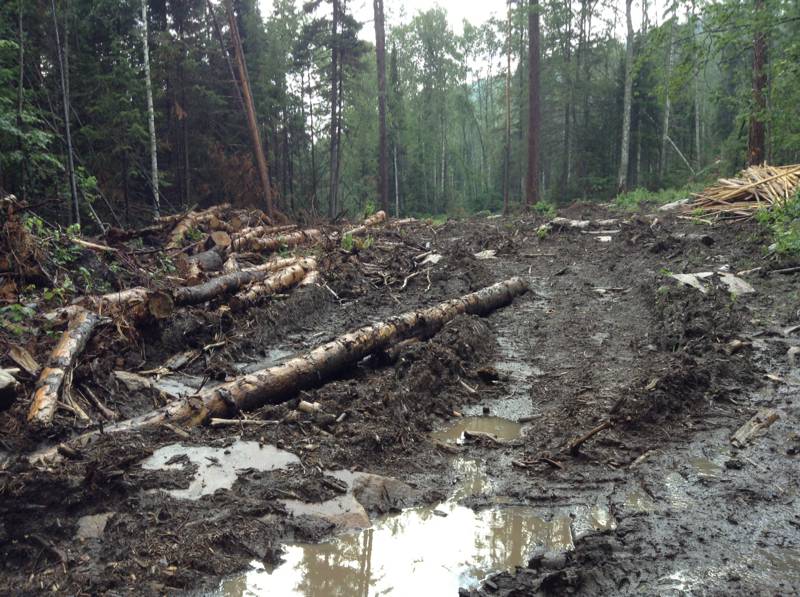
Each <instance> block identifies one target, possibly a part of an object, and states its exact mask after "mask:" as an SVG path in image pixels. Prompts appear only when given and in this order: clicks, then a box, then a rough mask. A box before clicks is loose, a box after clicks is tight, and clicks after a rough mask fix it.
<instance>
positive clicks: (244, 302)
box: [228, 258, 317, 311]
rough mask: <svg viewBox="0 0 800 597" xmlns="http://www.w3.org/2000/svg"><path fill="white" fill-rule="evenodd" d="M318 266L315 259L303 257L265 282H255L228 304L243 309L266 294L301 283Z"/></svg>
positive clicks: (235, 308) (234, 308) (237, 309)
mask: <svg viewBox="0 0 800 597" xmlns="http://www.w3.org/2000/svg"><path fill="white" fill-rule="evenodd" d="M316 268H317V262H316V261H315V260H314V259H311V258H306V259H301V260H300V261H298V262H297V263H295V264H294V265H290V266H288V267H286V268H284V269H282V270H280V271H279V272H277V273H275V274H273V275H271V276H270V277H268V278H267V279H265V280H264V281H263V282H259V283H256V284H253V285H252V286H250V288H248V289H247V290H245V291H242V292H240V293H238V294H237V295H236V296H234V297H232V298H231V299H230V301H228V304H229V305H230V307H231V309H233V310H234V311H242V310H244V309H246V308H247V307H250V306H252V305H254V304H256V303H258V302H259V301H260V300H261V299H263V298H264V297H266V296H269V295H272V294H275V293H277V292H280V291H282V290H286V289H288V288H291V287H292V286H295V285H296V284H299V283H300V282H302V281H303V280H304V279H305V278H306V276H307V275H309V274H310V273H312V272H315V271H316Z"/></svg>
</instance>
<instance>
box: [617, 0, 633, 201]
mask: <svg viewBox="0 0 800 597" xmlns="http://www.w3.org/2000/svg"><path fill="white" fill-rule="evenodd" d="M632 3H633V0H625V21H626V23H627V29H628V36H627V39H626V42H625V97H624V99H623V106H622V145H621V148H620V159H619V176H618V177H617V192H618V193H624V192H625V191H626V190H627V189H628V163H629V160H630V149H631V103H632V100H633V22H632V20H631V4H632Z"/></svg>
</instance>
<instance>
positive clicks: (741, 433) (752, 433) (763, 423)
mask: <svg viewBox="0 0 800 597" xmlns="http://www.w3.org/2000/svg"><path fill="white" fill-rule="evenodd" d="M779 418H780V417H779V415H778V413H777V412H775V411H774V410H772V409H771V408H762V409H761V410H759V411H758V412H757V413H756V414H755V415H753V417H752V418H751V419H750V420H749V421H747V423H745V424H744V425H742V426H741V427H739V429H738V430H737V431H736V433H734V434H733V435H732V436H731V443H732V444H733V445H734V446H736V447H737V448H744V447H745V446H746V445H747V444H748V443H749V442H750V441H752V440H753V438H755V437H757V436H758V435H760V434H761V433H763V432H764V431H765V430H766V429H768V428H769V426H770V425H772V424H773V423H774V422H775V421H777V420H778V419H779Z"/></svg>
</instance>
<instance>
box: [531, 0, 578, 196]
mask: <svg viewBox="0 0 800 597" xmlns="http://www.w3.org/2000/svg"><path fill="white" fill-rule="evenodd" d="M539 62H540V50H539V0H529V6H528V172H527V176H526V179H525V201H526V204H527V205H528V206H529V207H530V206H532V205H533V204H534V203H536V202H538V201H539V140H540V136H541V118H542V116H541V108H540V101H539V100H540V98H539V71H540V64H539ZM567 109H568V108H567ZM567 128H569V127H567ZM566 134H567V135H568V133H566ZM567 141H568V136H567ZM564 167H565V168H568V166H567V165H565V166H564Z"/></svg>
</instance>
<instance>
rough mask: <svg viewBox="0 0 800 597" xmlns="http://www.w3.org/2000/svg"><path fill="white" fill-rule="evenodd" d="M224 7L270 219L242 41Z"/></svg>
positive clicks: (230, 13)
mask: <svg viewBox="0 0 800 597" xmlns="http://www.w3.org/2000/svg"><path fill="white" fill-rule="evenodd" d="M225 7H226V9H227V11H228V24H229V26H230V28H231V41H232V42H233V51H234V54H235V55H236V67H237V69H238V70H239V83H240V85H241V86H242V96H243V98H244V105H245V109H246V111H247V128H248V129H249V131H250V140H251V142H252V144H253V154H254V155H255V158H256V165H257V166H258V177H259V179H261V189H262V191H263V193H264V203H265V205H266V212H267V215H268V216H269V217H270V218H272V216H273V209H272V189H271V187H270V185H269V170H268V168H267V159H266V158H265V157H264V148H263V147H262V145H261V134H260V133H259V131H258V123H257V121H256V108H255V104H254V103H253V94H252V92H251V91H250V76H249V75H248V74H247V63H246V62H245V59H244V49H243V48H242V39H241V38H240V37H239V27H238V26H237V24H236V15H235V14H234V12H233V5H232V4H231V0H225Z"/></svg>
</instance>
